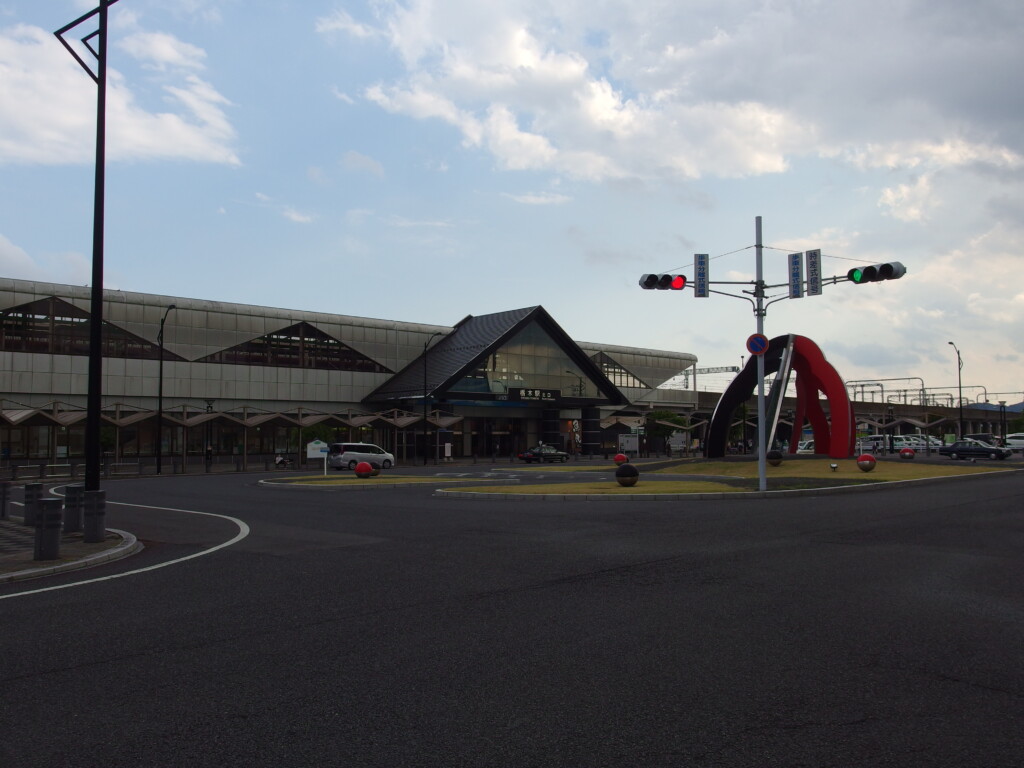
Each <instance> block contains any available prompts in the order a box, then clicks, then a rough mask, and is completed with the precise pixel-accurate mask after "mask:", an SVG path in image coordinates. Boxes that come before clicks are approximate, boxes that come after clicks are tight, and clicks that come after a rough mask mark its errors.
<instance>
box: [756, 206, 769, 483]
mask: <svg viewBox="0 0 1024 768" xmlns="http://www.w3.org/2000/svg"><path fill="white" fill-rule="evenodd" d="M754 236H755V241H754V254H755V259H756V262H757V267H756V270H757V272H756V275H755V279H756V281H757V282H756V283H755V284H754V315H755V316H756V317H757V332H758V334H759V335H763V334H764V316H765V308H764V259H763V256H764V244H763V243H762V242H761V217H760V216H758V217H756V218H755V219H754ZM764 411H765V407H764V355H763V354H761V355H758V356H757V487H758V490H760V491H766V490H768V463H767V461H766V457H765V452H766V448H767V446H765V441H766V437H765V436H766V430H765V423H764V421H765V418H764Z"/></svg>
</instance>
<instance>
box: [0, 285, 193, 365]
mask: <svg viewBox="0 0 1024 768" xmlns="http://www.w3.org/2000/svg"><path fill="white" fill-rule="evenodd" d="M89 326H90V319H89V313H88V312H86V311H85V310H82V309H79V308H78V307H76V306H74V305H73V304H69V303H68V302H66V301H64V300H63V299H58V298H56V297H55V296H50V297H48V298H45V299H39V300H37V301H33V302H30V303H29V304H22V305H21V306H18V307H11V308H10V309H5V310H4V311H3V312H2V313H0V351H4V352H34V353H37V354H47V355H83V356H85V355H88V354H89ZM103 356H104V357H117V358H132V359H135V360H157V359H159V357H160V347H159V346H157V345H156V344H153V343H151V342H149V341H146V340H145V339H142V338H140V337H138V336H136V335H135V334H133V333H129V332H128V331H126V330H124V329H123V328H118V327H117V326H116V325H111V324H110V323H107V322H104V323H103ZM181 359H182V358H181V357H179V356H178V355H175V354H174V353H172V352H169V351H167V350H166V349H165V350H164V360H171V361H173V360H181Z"/></svg>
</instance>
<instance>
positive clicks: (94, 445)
mask: <svg viewBox="0 0 1024 768" xmlns="http://www.w3.org/2000/svg"><path fill="white" fill-rule="evenodd" d="M116 2H118V0H100V3H99V5H98V6H97V7H96V8H94V9H92V10H91V11H89V12H88V13H86V14H85V15H83V16H80V17H78V18H77V19H75V20H74V21H72V22H71V23H70V24H66V25H64V26H63V27H61V28H60V29H58V30H57V31H56V32H54V35H56V36H57V39H58V40H60V42H61V44H62V45H63V46H64V47H65V48H66V49H67V51H68V53H70V54H71V55H72V56H73V57H74V59H75V61H77V62H78V63H79V65H80V66H81V67H82V69H83V70H85V72H86V74H88V75H89V77H91V78H92V80H93V82H94V83H96V86H97V90H96V171H95V181H94V184H93V207H92V287H91V292H90V297H89V371H88V379H87V388H88V390H87V393H86V421H85V490H87V491H99V490H100V462H101V460H102V456H101V447H100V431H101V429H102V422H101V412H102V408H103V224H104V200H105V196H106V192H105V190H106V156H107V155H106V142H107V16H108V14H107V12H108V10H109V9H110V6H112V5H113V4H114V3H116ZM93 17H98V18H97V19H96V25H97V28H96V30H95V31H94V32H91V33H89V34H88V35H86V36H85V37H83V38H82V39H81V41H82V43H83V45H85V47H86V48H88V49H89V52H90V53H91V54H92V55H93V57H94V58H95V59H96V61H95V69H94V68H93V67H92V66H90V65H89V64H88V63H87V62H86V61H85V59H83V58H82V57H81V56H79V55H78V52H77V51H76V50H75V49H74V48H73V47H72V46H71V45H70V44H69V43H68V41H67V40H65V39H64V35H66V34H68V33H69V32H71V30H73V29H74V28H75V27H78V26H79V25H80V24H83V23H85V22H87V21H91V20H92V19H93Z"/></svg>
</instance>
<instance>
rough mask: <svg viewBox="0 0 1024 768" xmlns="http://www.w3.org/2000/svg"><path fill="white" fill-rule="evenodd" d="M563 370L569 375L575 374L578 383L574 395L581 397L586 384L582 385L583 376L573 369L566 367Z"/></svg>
mask: <svg viewBox="0 0 1024 768" xmlns="http://www.w3.org/2000/svg"><path fill="white" fill-rule="evenodd" d="M565 372H566V373H568V374H569V375H570V376H575V377H576V378H577V379H579V381H580V383H579V386H578V387H577V389H576V395H577V396H578V397H583V394H584V393H585V392H586V385H584V383H583V377H582V376H580V375H579V374H578V373H576V372H575V371H570V370H569V369H568V368H566V370H565Z"/></svg>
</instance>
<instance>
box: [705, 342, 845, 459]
mask: <svg viewBox="0 0 1024 768" xmlns="http://www.w3.org/2000/svg"><path fill="white" fill-rule="evenodd" d="M790 342H792V344H793V355H792V358H791V359H792V363H791V365H792V368H793V370H794V371H796V393H797V394H796V412H795V413H794V419H793V427H794V435H793V438H792V439H791V440H790V445H789V452H790V453H795V452H796V449H797V439H796V438H797V436H798V430H799V429H800V428H801V427H802V426H803V424H804V421H809V422H810V423H811V429H812V430H813V432H814V448H815V453H827V454H828V455H829V456H831V457H832V458H835V459H845V458H847V457H849V456H852V455H853V451H854V445H855V440H856V433H855V431H854V427H855V423H854V416H853V404H852V403H851V402H850V398H849V396H848V395H847V394H846V386H845V385H844V384H843V380H842V379H841V378H840V376H839V373H838V372H837V371H836V369H835V368H833V367H832V366H831V365H830V364H829V362H828V361H827V360H826V359H825V355H824V354H822V351H821V349H820V348H819V347H818V345H817V344H815V343H814V342H813V341H811V340H810V339H808V338H807V337H806V336H796V335H786V336H777V337H775V338H774V339H772V340H771V342H770V343H769V345H768V351H767V352H766V353H765V355H764V358H765V360H764V362H765V373H775V372H777V371H778V370H779V368H780V367H781V366H782V359H783V350H784V349H785V348H786V347H787V346H788V345H789V343H790ZM756 362H757V361H756V360H754V359H753V358H751V359H750V360H749V361H748V362H747V365H746V366H745V367H744V369H743V370H742V371H741V372H740V373H739V374H738V375H737V376H736V378H735V379H733V381H732V383H731V384H730V385H729V386H728V387H727V388H726V390H725V392H723V393H722V397H721V398H720V399H719V401H718V406H717V407H716V408H715V413H714V415H713V416H712V417H711V424H710V426H709V428H708V439H707V443H706V444H707V456H708V457H709V458H719V457H721V456H724V455H725V444H726V440H727V439H728V433H729V426H730V424H731V422H732V414H733V412H734V411H735V410H736V407H737V406H738V405H739V404H740V403H741V402H744V401H746V400H747V399H748V398H750V396H751V395H752V394H753V392H754V388H755V387H756V386H757V373H756ZM819 392H822V393H824V395H825V398H826V399H827V400H828V406H829V413H830V415H831V424H830V423H829V418H828V417H827V416H826V415H825V410H824V409H823V408H822V407H821V402H820V400H819V398H818V393H819Z"/></svg>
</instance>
